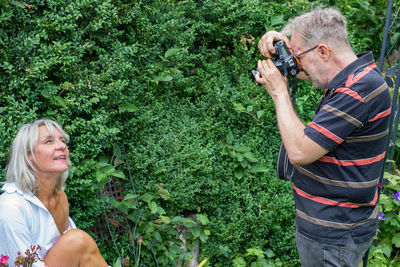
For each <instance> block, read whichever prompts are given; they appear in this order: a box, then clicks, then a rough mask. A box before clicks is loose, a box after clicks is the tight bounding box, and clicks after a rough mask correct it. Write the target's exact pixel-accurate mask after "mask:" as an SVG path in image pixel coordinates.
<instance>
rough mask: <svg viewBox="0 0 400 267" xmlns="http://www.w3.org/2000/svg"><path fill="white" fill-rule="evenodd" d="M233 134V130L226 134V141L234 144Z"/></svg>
mask: <svg viewBox="0 0 400 267" xmlns="http://www.w3.org/2000/svg"><path fill="white" fill-rule="evenodd" d="M233 140H234V139H233V134H232V132H229V133H228V134H227V135H226V142H227V143H228V144H232V143H233Z"/></svg>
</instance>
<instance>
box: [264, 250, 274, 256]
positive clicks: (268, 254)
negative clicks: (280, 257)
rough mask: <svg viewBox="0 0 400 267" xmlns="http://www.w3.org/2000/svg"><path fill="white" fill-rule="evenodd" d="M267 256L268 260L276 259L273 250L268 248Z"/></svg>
mask: <svg viewBox="0 0 400 267" xmlns="http://www.w3.org/2000/svg"><path fill="white" fill-rule="evenodd" d="M265 255H267V257H268V258H273V257H275V253H274V252H273V251H272V249H270V248H268V249H267V250H265Z"/></svg>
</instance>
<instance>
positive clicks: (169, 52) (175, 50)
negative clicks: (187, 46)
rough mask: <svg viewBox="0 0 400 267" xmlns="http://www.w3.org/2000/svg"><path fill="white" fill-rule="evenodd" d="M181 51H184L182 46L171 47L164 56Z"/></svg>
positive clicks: (167, 56)
mask: <svg viewBox="0 0 400 267" xmlns="http://www.w3.org/2000/svg"><path fill="white" fill-rule="evenodd" d="M181 51H182V48H177V47H173V48H170V49H168V50H167V51H166V52H165V55H164V57H165V58H169V57H171V56H173V55H176V54H178V53H179V52H181Z"/></svg>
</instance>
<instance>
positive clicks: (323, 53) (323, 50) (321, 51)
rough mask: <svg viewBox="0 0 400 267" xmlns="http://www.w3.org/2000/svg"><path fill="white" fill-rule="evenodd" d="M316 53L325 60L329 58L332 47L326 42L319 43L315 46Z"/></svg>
mask: <svg viewBox="0 0 400 267" xmlns="http://www.w3.org/2000/svg"><path fill="white" fill-rule="evenodd" d="M317 51H318V55H319V56H320V57H321V58H322V59H323V60H325V61H327V60H328V59H329V56H330V55H331V52H332V49H330V48H329V47H328V46H327V45H326V44H323V43H322V44H320V45H319V46H318V48H317Z"/></svg>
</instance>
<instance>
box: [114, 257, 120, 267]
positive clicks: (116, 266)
mask: <svg viewBox="0 0 400 267" xmlns="http://www.w3.org/2000/svg"><path fill="white" fill-rule="evenodd" d="M113 267H122V263H121V260H120V259H119V258H118V259H117V261H116V262H114V264H113Z"/></svg>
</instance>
